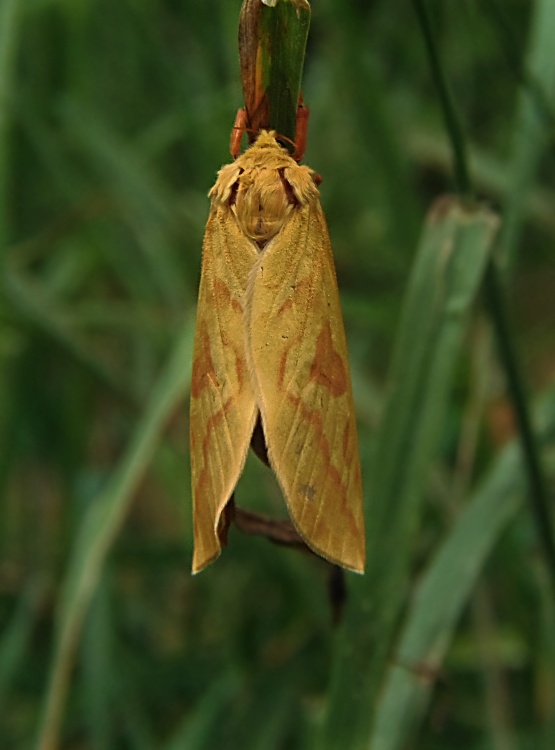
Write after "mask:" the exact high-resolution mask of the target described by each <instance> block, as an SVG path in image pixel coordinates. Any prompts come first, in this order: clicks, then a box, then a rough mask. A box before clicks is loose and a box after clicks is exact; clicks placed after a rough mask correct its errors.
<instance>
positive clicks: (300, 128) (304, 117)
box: [293, 101, 310, 161]
mask: <svg viewBox="0 0 555 750" xmlns="http://www.w3.org/2000/svg"><path fill="white" fill-rule="evenodd" d="M309 114H310V110H309V108H308V107H305V106H304V104H303V103H302V101H300V102H299V106H298V107H297V129H296V133H295V153H294V154H293V159H295V161H300V160H301V159H302V158H303V156H304V152H305V149H306V136H307V132H308V116H309Z"/></svg>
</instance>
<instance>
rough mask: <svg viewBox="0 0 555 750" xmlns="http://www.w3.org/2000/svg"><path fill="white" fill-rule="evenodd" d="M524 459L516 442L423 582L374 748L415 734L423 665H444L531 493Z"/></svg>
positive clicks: (552, 420)
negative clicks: (492, 559) (484, 573)
mask: <svg viewBox="0 0 555 750" xmlns="http://www.w3.org/2000/svg"><path fill="white" fill-rule="evenodd" d="M540 413H541V415H542V418H543V421H544V426H543V431H542V435H541V438H542V442H543V443H544V444H545V442H547V441H548V440H550V441H552V440H553V439H554V438H555V392H554V393H551V394H550V395H549V397H548V398H547V399H545V400H544V403H543V405H542V407H541V411H540ZM526 486H527V485H526V476H525V474H524V473H523V466H522V454H521V451H520V450H519V446H518V444H517V443H516V442H513V443H512V444H511V445H510V446H509V447H507V448H506V449H505V450H504V451H503V454H502V455H501V456H500V457H499V459H498V460H497V462H496V464H495V467H494V468H493V470H492V472H491V474H490V476H489V477H488V479H487V480H486V481H485V482H484V483H483V484H482V486H481V487H480V488H479V490H478V491H477V492H476V493H475V495H474V497H473V499H472V500H471V502H470V503H469V505H468V506H467V507H466V509H465V511H464V513H463V514H462V515H461V517H460V519H459V521H458V523H457V524H456V526H455V527H454V528H453V529H452V530H451V533H450V534H449V536H448V537H447V538H446V539H445V541H444V543H443V544H442V545H441V547H440V549H439V551H438V553H437V554H436V556H435V558H434V559H433V561H432V563H431V564H430V566H429V568H428V570H427V572H426V574H425V576H424V577H423V579H422V581H421V583H420V586H419V589H418V592H417V594H416V597H415V599H414V602H413V604H412V606H411V609H410V611H409V613H408V616H407V625H406V627H405V629H404V633H403V635H402V638H401V640H400V645H399V647H398V652H397V656H396V658H395V661H396V664H395V665H394V666H392V667H391V668H390V670H389V674H388V678H387V682H386V686H385V690H384V692H383V694H382V696H381V698H380V702H379V706H378V710H377V715H376V723H375V726H374V732H373V737H372V742H371V747H372V750H401V748H404V747H406V746H407V743H408V742H409V739H410V737H412V736H414V731H415V727H416V724H417V721H418V719H419V718H420V717H421V715H422V713H423V711H424V709H425V706H426V702H427V698H428V697H429V694H430V691H431V688H432V685H431V683H430V681H428V680H423V679H422V676H421V674H420V673H419V670H418V667H419V666H421V665H425V668H426V671H427V672H428V671H429V672H431V673H433V672H434V671H435V670H438V669H439V668H440V667H441V663H442V660H443V657H444V654H445V651H446V649H447V647H448V646H449V643H450V641H451V637H452V634H453V630H454V628H455V626H456V624H457V620H458V618H459V616H460V614H461V610H462V608H463V607H464V605H465V604H466V602H467V600H468V597H469V594H470V593H471V591H472V589H473V587H474V585H475V583H476V579H477V577H478V575H479V573H480V571H481V570H482V568H483V565H484V562H485V560H486V558H487V556H488V555H489V553H490V552H491V550H492V548H493V547H494V545H495V544H496V542H497V541H498V539H499V537H500V535H501V534H502V532H503V531H504V529H505V527H506V526H507V524H508V522H509V521H510V520H511V519H512V518H513V517H514V515H515V513H516V511H517V510H518V508H519V507H520V506H521V503H522V500H523V497H524V494H525V492H526Z"/></svg>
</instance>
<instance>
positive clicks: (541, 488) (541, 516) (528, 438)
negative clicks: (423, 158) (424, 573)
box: [413, 0, 555, 590]
mask: <svg viewBox="0 0 555 750" xmlns="http://www.w3.org/2000/svg"><path fill="white" fill-rule="evenodd" d="M413 2H414V8H415V11H416V15H417V18H418V22H419V24H420V27H421V32H422V36H423V38H424V42H425V45H426V51H427V53H428V62H429V64H430V69H431V73H432V78H433V80H434V84H435V86H436V89H437V92H438V96H439V100H440V104H441V108H442V112H443V117H444V121H445V127H446V130H447V133H448V136H449V139H450V142H451V149H452V152H453V162H454V171H455V185H456V188H457V191H458V192H459V194H460V195H461V196H462V197H466V198H468V197H470V196H471V195H472V188H471V180H470V175H469V170H468V167H467V164H468V161H467V156H466V145H465V138H464V134H463V130H462V127H461V125H460V121H459V118H458V116H457V111H456V108H455V106H454V103H453V100H452V97H451V94H450V91H449V88H448V85H447V81H446V79H445V76H444V74H443V68H442V65H441V62H440V59H439V53H438V49H437V45H436V42H435V38H434V34H433V31H432V26H431V22H430V17H429V14H428V10H427V8H426V4H425V1H424V0H413ZM485 294H486V302H487V308H488V312H489V315H490V317H491V321H492V324H493V328H494V331H495V336H496V339H497V346H498V351H499V356H500V359H501V363H502V365H503V368H504V370H505V374H506V377H507V386H508V391H509V395H510V398H511V401H512V405H513V409H514V413H515V418H516V423H517V426H518V431H519V437H520V442H521V445H522V452H523V456H524V462H525V467H526V471H527V474H528V483H529V488H530V492H529V497H530V508H531V511H532V517H533V519H534V522H535V525H536V530H537V534H538V539H539V541H540V544H541V546H542V548H543V551H544V555H545V561H546V564H547V566H548V569H549V574H550V577H551V582H552V586H553V589H554V590H555V540H554V538H553V527H552V523H551V518H550V513H549V498H548V492H547V487H546V483H545V478H544V475H543V471H542V468H541V462H540V458H539V454H538V449H537V445H536V440H535V436H534V431H533V429H532V423H531V419H530V414H529V410H528V403H527V398H526V389H525V387H524V383H523V378H522V374H521V372H520V367H519V364H518V358H517V355H516V349H515V345H514V343H513V339H512V336H511V330H510V325H509V321H508V316H507V311H506V305H505V300H504V295H503V290H502V284H501V282H500V280H499V273H498V270H497V268H496V266H495V263H494V261H493V260H492V259H490V260H489V262H488V266H487V269H486V273H485Z"/></svg>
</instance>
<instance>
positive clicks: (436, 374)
mask: <svg viewBox="0 0 555 750" xmlns="http://www.w3.org/2000/svg"><path fill="white" fill-rule="evenodd" d="M496 228H497V219H496V218H495V217H494V216H493V215H492V214H491V213H490V212H489V211H487V210H485V209H480V208H477V209H467V208H465V207H464V206H463V205H462V204H461V203H460V202H458V201H456V200H454V199H442V200H440V201H439V202H438V204H436V206H435V207H434V208H433V209H432V211H431V212H430V215H429V217H428V220H427V223H426V226H425V229H424V233H423V236H422V240H421V244H420V247H419V251H418V255H417V259H416V262H415V266H414V269H413V274H412V279H411V282H410V285H409V289H408V293H407V297H406V302H405V307H404V312H403V317H402V321H401V327H400V332H399V335H398V338H397V342H396V350H395V356H394V360H393V364H392V371H391V377H390V383H391V389H390V393H389V399H388V404H387V407H386V411H385V414H384V423H383V428H382V430H381V434H380V435H379V439H378V443H379V448H378V450H377V453H376V462H375V468H374V474H373V476H372V477H371V478H370V482H369V484H370V486H371V490H370V501H369V503H368V513H367V528H368V550H369V557H368V561H367V574H366V576H364V577H363V578H360V579H358V580H356V581H353V584H352V586H351V592H350V606H349V607H348V609H347V613H346V615H347V616H346V621H345V624H344V627H343V629H342V632H341V634H340V641H339V643H338V644H337V645H338V648H337V651H336V661H335V664H334V671H333V675H332V684H331V698H330V705H329V712H328V716H327V721H326V723H325V726H324V733H323V736H322V738H321V744H320V746H321V747H322V748H337V747H343V748H359V747H366V746H367V742H368V737H369V735H370V729H371V726H372V722H373V712H372V707H373V706H375V704H376V700H377V696H378V693H379V690H380V688H381V685H382V683H383V679H384V676H385V672H386V667H387V661H388V658H389V656H390V652H391V647H392V641H393V638H394V634H395V630H396V625H397V620H398V616H399V612H400V608H401V606H402V604H403V601H404V599H405V597H406V592H407V573H408V567H409V564H410V550H411V539H412V534H413V533H414V530H415V527H416V523H417V519H418V511H419V505H420V501H421V498H422V495H423V492H424V489H425V484H426V480H427V475H428V469H429V466H430V463H431V461H432V460H433V458H434V456H435V453H436V450H437V444H438V438H439V435H440V430H441V427H442V424H443V420H444V413H445V408H446V403H447V399H448V395H449V389H450V385H451V382H452V376H453V369H454V364H455V361H456V358H457V354H458V350H459V347H460V342H461V337H462V334H463V332H464V330H465V326H466V323H467V319H468V313H469V310H470V308H471V306H472V303H473V301H474V299H475V296H476V293H477V290H478V288H479V285H480V281H481V278H482V275H483V272H484V268H485V264H486V261H487V259H488V256H489V251H490V248H491V244H492V241H493V237H494V234H495V230H496Z"/></svg>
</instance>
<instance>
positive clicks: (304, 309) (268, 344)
mask: <svg viewBox="0 0 555 750" xmlns="http://www.w3.org/2000/svg"><path fill="white" fill-rule="evenodd" d="M248 330H249V356H250V357H251V358H252V366H251V367H252V370H253V372H254V377H255V380H256V386H255V387H256V391H257V399H258V402H259V406H260V411H261V416H262V423H263V427H264V434H265V437H266V443H267V447H268V455H269V458H270V463H271V465H272V467H273V469H274V471H275V473H276V475H277V477H278V480H279V482H280V485H281V487H282V489H283V492H284V495H285V498H286V501H287V504H288V507H289V512H290V515H291V517H292V519H293V521H294V523H295V525H296V527H297V529H298V530H299V532H300V534H301V535H302V536H303V538H304V539H305V540H306V542H307V544H308V545H309V546H310V547H311V548H312V549H314V550H315V551H316V552H318V553H319V554H321V555H323V556H324V557H326V558H328V559H329V560H331V561H332V562H334V563H338V564H340V565H342V566H344V567H346V568H349V569H351V570H355V571H358V572H362V571H363V569H364V562H365V536H364V516H363V502H362V485H361V475H360V459H359V452H358V439H357V432H356V422H355V412H354V406H353V397H352V388H351V378H350V372H349V364H348V354H347V345H346V340H345V332H344V328H343V319H342V315H341V308H340V302H339V294H338V291H337V281H336V277H335V269H334V265H333V257H332V252H331V245H330V241H329V236H328V231H327V226H326V220H325V217H324V215H323V212H322V209H321V206H320V203H319V199H318V198H315V199H313V200H309V201H308V202H306V203H305V204H304V205H300V206H297V207H296V209H295V211H294V212H293V213H292V214H291V217H290V218H289V221H288V222H287V224H286V225H285V226H284V228H283V229H282V231H281V232H280V234H279V235H278V236H277V237H276V238H275V239H274V240H272V241H271V242H270V243H268V245H267V246H266V248H265V249H264V251H263V256H262V259H261V261H260V263H259V266H258V267H257V270H256V275H255V277H254V279H253V287H252V303H251V309H250V316H249V326H248Z"/></svg>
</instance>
